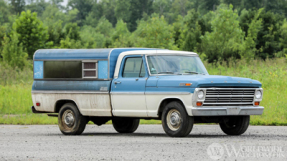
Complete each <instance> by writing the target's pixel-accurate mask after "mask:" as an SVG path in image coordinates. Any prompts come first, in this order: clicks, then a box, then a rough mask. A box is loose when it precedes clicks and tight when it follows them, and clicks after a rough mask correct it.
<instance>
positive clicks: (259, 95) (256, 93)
mask: <svg viewBox="0 0 287 161" xmlns="http://www.w3.org/2000/svg"><path fill="white" fill-rule="evenodd" d="M261 97H262V92H261V91H256V92H255V98H257V99H259V98H261Z"/></svg>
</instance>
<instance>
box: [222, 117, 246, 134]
mask: <svg viewBox="0 0 287 161" xmlns="http://www.w3.org/2000/svg"><path fill="white" fill-rule="evenodd" d="M249 121H250V116H232V117H228V118H227V119H224V120H223V122H221V123H219V125H220V128H221V130H222V131H223V132H224V133H225V134H227V135H241V134H243V133H244V132H245V131H246V130H247V128H248V126H249Z"/></svg>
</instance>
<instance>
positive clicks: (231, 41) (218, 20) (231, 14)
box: [201, 4, 244, 63]
mask: <svg viewBox="0 0 287 161" xmlns="http://www.w3.org/2000/svg"><path fill="white" fill-rule="evenodd" d="M232 9H233V7H232V5H230V6H229V7H228V6H227V5H225V4H221V5H220V6H219V7H218V9H217V10H216V11H215V12H213V14H214V17H213V19H212V20H211V28H212V32H206V33H205V35H204V36H202V44H201V46H202V52H203V53H204V54H206V56H207V58H208V61H209V62H210V63H211V62H217V61H219V62H222V61H228V59H229V58H238V57H239V51H240V45H241V44H242V42H243V38H244V33H243V32H242V30H241V28H240V26H239V21H238V14H237V12H236V11H233V10H232Z"/></svg>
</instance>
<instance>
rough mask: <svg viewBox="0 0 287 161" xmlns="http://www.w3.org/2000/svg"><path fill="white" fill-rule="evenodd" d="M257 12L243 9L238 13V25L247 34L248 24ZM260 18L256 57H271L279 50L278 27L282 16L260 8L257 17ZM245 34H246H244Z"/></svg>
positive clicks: (281, 21)
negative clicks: (260, 25)
mask: <svg viewBox="0 0 287 161" xmlns="http://www.w3.org/2000/svg"><path fill="white" fill-rule="evenodd" d="M256 14H257V10H248V11H246V10H243V11H242V12H241V15H240V26H241V28H242V29H243V31H244V32H245V33H246V34H247V33H248V28H249V24H250V23H251V21H252V20H253V18H254V17H255V15H256ZM258 18H259V19H262V27H261V29H260V30H259V32H258V34H257V40H256V48H257V50H260V52H258V53H256V57H260V58H262V59H264V60H265V59H266V58H267V57H269V58H273V57H274V56H275V53H277V52H279V50H280V43H279V38H280V27H281V26H282V23H283V20H284V17H283V16H281V15H278V14H275V13H272V12H270V11H268V12H266V11H265V10H262V11H261V12H260V15H259V17H258ZM246 36H247V35H246Z"/></svg>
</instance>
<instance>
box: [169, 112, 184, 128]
mask: <svg viewBox="0 0 287 161" xmlns="http://www.w3.org/2000/svg"><path fill="white" fill-rule="evenodd" d="M166 122H167V126H168V127H169V129H171V130H172V131H176V130H178V129H179V128H180V126H181V123H182V119H181V115H180V113H179V111H177V110H176V109H172V110H170V111H169V112H168V114H167V116H166Z"/></svg>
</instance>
